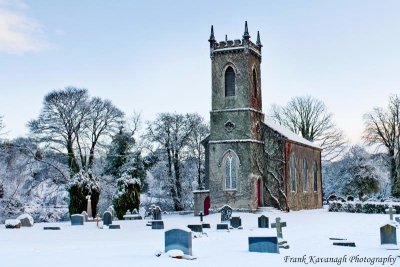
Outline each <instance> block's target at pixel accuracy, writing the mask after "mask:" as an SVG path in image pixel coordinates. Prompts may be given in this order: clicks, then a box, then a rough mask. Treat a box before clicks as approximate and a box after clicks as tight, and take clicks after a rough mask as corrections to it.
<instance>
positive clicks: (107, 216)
mask: <svg viewBox="0 0 400 267" xmlns="http://www.w3.org/2000/svg"><path fill="white" fill-rule="evenodd" d="M110 224H112V214H111V212H109V211H105V212H104V213H103V225H110Z"/></svg>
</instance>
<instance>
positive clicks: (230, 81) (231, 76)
mask: <svg viewBox="0 0 400 267" xmlns="http://www.w3.org/2000/svg"><path fill="white" fill-rule="evenodd" d="M234 95H235V71H234V70H233V68H232V67H230V66H229V67H228V68H227V69H226V71H225V96H234Z"/></svg>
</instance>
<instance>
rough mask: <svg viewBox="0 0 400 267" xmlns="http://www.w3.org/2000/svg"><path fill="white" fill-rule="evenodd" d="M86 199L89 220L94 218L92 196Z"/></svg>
mask: <svg viewBox="0 0 400 267" xmlns="http://www.w3.org/2000/svg"><path fill="white" fill-rule="evenodd" d="M86 199H87V208H86V211H87V216H88V217H89V218H93V214H92V200H91V199H90V196H86Z"/></svg>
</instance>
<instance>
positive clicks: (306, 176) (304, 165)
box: [303, 159, 308, 192]
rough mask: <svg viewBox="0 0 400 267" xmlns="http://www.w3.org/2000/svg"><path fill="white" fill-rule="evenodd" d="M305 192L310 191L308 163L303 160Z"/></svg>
mask: <svg viewBox="0 0 400 267" xmlns="http://www.w3.org/2000/svg"><path fill="white" fill-rule="evenodd" d="M303 191H304V192H307V191H308V163H307V160H306V159H303Z"/></svg>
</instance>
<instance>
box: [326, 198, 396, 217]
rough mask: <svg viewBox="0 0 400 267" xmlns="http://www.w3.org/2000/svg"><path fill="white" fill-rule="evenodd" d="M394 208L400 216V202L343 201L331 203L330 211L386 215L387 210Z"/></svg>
mask: <svg viewBox="0 0 400 267" xmlns="http://www.w3.org/2000/svg"><path fill="white" fill-rule="evenodd" d="M389 206H392V207H393V209H396V212H395V214H400V202H370V201H366V202H359V201H357V202H355V201H348V202H341V201H330V202H329V209H328V211H330V212H350V213H370V214H373V213H380V214H386V212H385V210H386V209H388V208H389Z"/></svg>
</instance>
